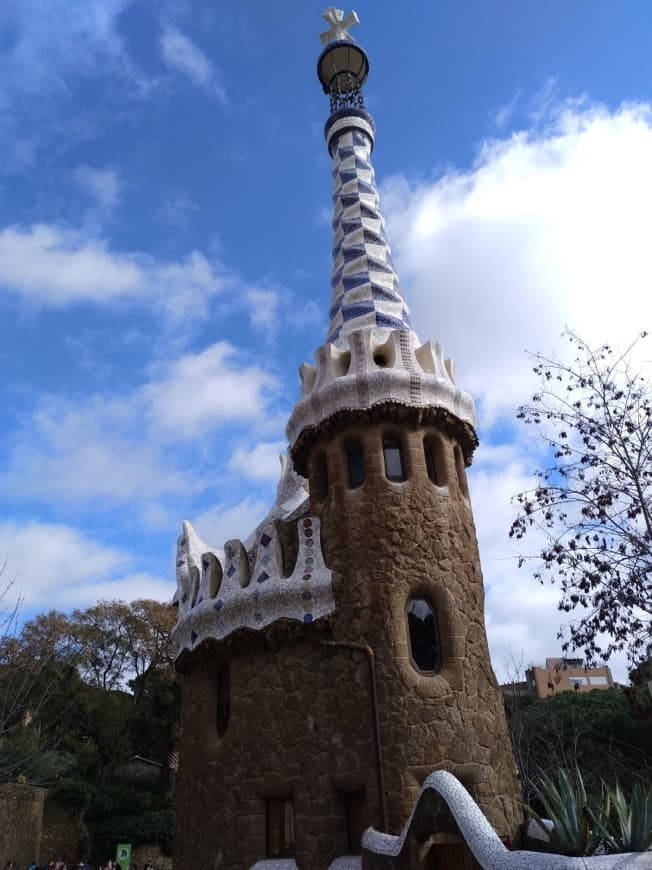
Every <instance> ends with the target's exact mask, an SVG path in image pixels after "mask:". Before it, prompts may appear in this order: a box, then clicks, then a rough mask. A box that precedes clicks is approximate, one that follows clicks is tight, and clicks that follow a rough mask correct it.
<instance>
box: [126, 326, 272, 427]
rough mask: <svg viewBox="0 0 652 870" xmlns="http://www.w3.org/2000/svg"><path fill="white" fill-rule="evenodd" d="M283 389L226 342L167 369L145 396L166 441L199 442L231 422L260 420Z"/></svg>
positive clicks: (214, 345)
mask: <svg viewBox="0 0 652 870" xmlns="http://www.w3.org/2000/svg"><path fill="white" fill-rule="evenodd" d="M277 386H278V383H277V381H276V379H275V378H274V377H273V376H272V375H270V374H269V373H268V372H266V371H263V369H261V368H258V367H257V366H254V365H252V364H249V363H248V362H247V361H246V359H245V358H243V356H242V355H241V354H240V353H239V352H238V351H237V350H236V349H235V348H234V347H233V345H230V344H229V343H228V342H226V341H218V342H215V343H214V344H212V345H210V346H209V347H207V348H205V349H204V350H203V351H200V352H199V353H188V354H185V355H183V356H181V357H179V358H178V359H176V360H174V362H173V363H171V364H170V365H168V366H167V367H165V368H164V369H163V370H162V371H161V372H160V374H159V376H158V377H157V379H156V380H155V381H153V382H152V383H150V384H148V385H147V386H146V387H145V388H144V391H143V395H144V398H145V400H146V402H147V404H148V408H149V410H148V415H149V419H150V421H151V422H152V425H153V426H154V427H155V428H156V430H157V431H158V432H159V433H161V434H162V435H166V434H167V435H168V436H171V437H176V438H194V437H196V436H199V435H201V434H202V433H203V432H205V431H206V430H208V429H210V428H212V427H215V426H219V425H220V424H223V423H225V422H228V421H230V420H254V419H255V418H256V417H258V416H260V415H261V414H262V412H263V410H264V408H265V406H266V404H267V401H268V397H269V395H270V393H271V392H272V391H273V390H274V389H275V388H276V387H277Z"/></svg>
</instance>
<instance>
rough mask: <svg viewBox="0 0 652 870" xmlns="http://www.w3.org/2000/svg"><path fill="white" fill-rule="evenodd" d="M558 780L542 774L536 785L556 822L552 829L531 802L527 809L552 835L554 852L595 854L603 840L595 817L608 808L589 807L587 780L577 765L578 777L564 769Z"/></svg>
mask: <svg viewBox="0 0 652 870" xmlns="http://www.w3.org/2000/svg"><path fill="white" fill-rule="evenodd" d="M557 780H558V781H557V782H555V781H554V780H553V779H552V777H550V776H547V775H546V774H542V776H541V778H540V780H539V784H538V785H535V786H533V790H534V793H535V794H536V796H537V798H538V799H539V801H540V803H541V805H542V806H543V809H544V812H545V817H546V818H548V819H549V820H550V821H551V822H552V824H553V829H552V830H551V831H550V830H548V828H547V827H546V826H545V825H544V823H543V819H542V817H541V816H540V815H539V814H538V813H537V812H535V811H534V810H533V809H532V808H531V807H530V806H528V805H527V804H526V805H525V808H526V810H527V811H528V813H529V814H530V815H531V816H532V818H533V819H534V821H535V822H536V823H537V824H538V825H539V827H540V828H541V829H542V830H543V831H544V832H545V834H546V836H549V837H550V850H551V851H553V852H556V853H558V854H560V855H572V856H580V855H592V854H593V853H594V852H595V851H596V849H597V848H598V846H599V845H600V843H601V841H602V839H603V834H602V831H601V830H600V829H599V828H598V826H597V825H596V824H595V818H596V816H599V817H602V815H603V813H604V809H605V807H604V806H602V807H598V808H596V807H589V803H588V800H587V796H586V789H585V788H584V780H583V779H582V774H581V773H580V771H579V769H578V768H577V767H576V768H575V777H574V780H573V779H571V777H570V776H569V775H568V773H567V772H566V771H565V770H563V769H561V768H560V769H559V770H558V771H557Z"/></svg>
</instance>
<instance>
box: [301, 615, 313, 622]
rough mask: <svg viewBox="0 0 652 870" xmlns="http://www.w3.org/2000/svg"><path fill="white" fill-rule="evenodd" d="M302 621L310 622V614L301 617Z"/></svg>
mask: <svg viewBox="0 0 652 870" xmlns="http://www.w3.org/2000/svg"><path fill="white" fill-rule="evenodd" d="M303 621H304V622H312V613H306V615H305V616H304V617H303Z"/></svg>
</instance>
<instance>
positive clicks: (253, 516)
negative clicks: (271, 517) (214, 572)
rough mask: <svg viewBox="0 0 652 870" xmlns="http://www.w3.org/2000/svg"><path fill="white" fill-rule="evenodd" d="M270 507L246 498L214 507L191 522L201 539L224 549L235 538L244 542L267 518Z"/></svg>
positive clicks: (257, 500)
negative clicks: (231, 503) (235, 502)
mask: <svg viewBox="0 0 652 870" xmlns="http://www.w3.org/2000/svg"><path fill="white" fill-rule="evenodd" d="M269 507H270V506H269V504H268V503H266V502H264V501H261V500H259V499H253V498H245V499H243V500H242V501H240V502H238V503H237V504H233V505H224V504H217V505H214V506H213V507H211V508H208V509H207V510H205V511H204V512H203V513H201V514H199V515H198V516H196V517H195V518H194V519H192V520H191V522H192V524H193V526H194V528H195V530H196V532H197V534H198V535H199V537H200V538H201V539H202V540H203V541H205V542H206V543H207V544H208V545H209V546H212V547H223V546H224V544H225V543H226V542H227V541H230V540H232V539H233V538H239V539H240V540H241V541H244V540H245V539H246V538H247V537H248V536H249V535H250V534H251V533H252V532H253V530H254V529H255V528H256V526H257V525H258V523H259V522H260V521H261V520H262V519H263V518H264V517H265V515H266V514H267V512H268V510H269ZM179 526H180V527H181V524H179Z"/></svg>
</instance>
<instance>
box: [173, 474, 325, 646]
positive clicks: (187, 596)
mask: <svg viewBox="0 0 652 870" xmlns="http://www.w3.org/2000/svg"><path fill="white" fill-rule="evenodd" d="M308 510H309V499H308V493H307V491H306V487H305V481H304V480H303V478H300V477H299V476H298V475H297V474H296V473H295V472H294V471H293V469H292V468H291V464H290V463H288V461H287V457H285V461H284V463H283V471H282V475H281V480H280V482H279V485H278V489H277V500H276V502H275V504H274V505H273V507H272V509H271V510H270V512H269V513H268V515H267V516H266V517H265V519H264V520H263V521H262V523H260V524H259V525H258V527H257V528H256V530H255V531H254V533H253V534H252V535H251V536H250V537H249V538H248V539H247V540H246V541H245V542H244V543H243V542H241V541H239V540H233V541H227V542H226V544H225V545H224V549H223V550H219V549H213V548H211V547H209V546H208V545H207V544H205V543H204V541H202V540H201V538H200V537H199V536H198V535H197V533H196V531H195V530H194V528H193V527H192V525H191V523H189V522H187V521H186V522H184V524H183V533H182V535H181V536H180V538H179V540H178V542H177V592H176V594H175V599H174V600H175V603H177V604H178V607H179V616H178V621H177V624H176V626H175V628H174V630H173V632H172V643H173V645H175V649H176V655H177V657H178V656H179V655H180V654H181V653H182V652H183V650H192V649H195V648H197V647H198V646H199V645H200V644H201V643H202V641H204V640H206V639H207V638H213V639H215V640H222V639H224V638H225V637H228V636H229V635H230V634H232V633H233V632H234V631H237V630H238V629H240V628H248V629H252V630H254V631H259V630H260V629H262V628H264V627H265V626H267V625H270V624H271V623H273V622H275V621H276V620H278V619H292V620H295V621H296V622H301V623H303V624H309V623H311V622H314V621H315V620H317V619H321V618H322V617H324V616H327V615H328V614H330V613H332V612H333V611H334V610H335V600H334V598H333V592H332V585H331V572H330V570H329V569H328V568H327V567H326V565H325V564H324V559H323V556H322V550H321V538H320V526H319V520H318V519H317V518H316V517H310V516H308ZM277 521H281V522H296V523H297V533H298V538H299V550H298V555H297V560H296V563H295V565H294V569H293V571H292V574H291V575H290V576H289V577H283V576H282V574H281V573H280V571H279V565H278V561H279V558H278V556H277V551H278V549H279V548H278V542H277V538H278V536H277V532H276V522H277ZM208 554H212V555H213V556H215V559H216V560H217V566H219V567H216V566H215V564H214V563H213V565H211V563H210V560H208V559H207V558H206V557H207V555H208ZM211 570H213V571H215V570H217V577H215V576H211V573H210V572H211ZM216 580H217V582H216ZM211 581H212V582H213V586H214V587H216V588H214V589H213V590H212V589H211Z"/></svg>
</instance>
